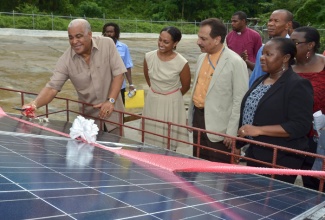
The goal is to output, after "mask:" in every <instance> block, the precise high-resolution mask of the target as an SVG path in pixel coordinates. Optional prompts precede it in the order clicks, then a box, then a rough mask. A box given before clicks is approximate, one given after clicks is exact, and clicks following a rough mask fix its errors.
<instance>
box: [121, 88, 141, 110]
mask: <svg viewBox="0 0 325 220" xmlns="http://www.w3.org/2000/svg"><path fill="white" fill-rule="evenodd" d="M143 106H144V90H136V91H135V93H134V95H133V96H132V95H129V93H128V92H125V108H143Z"/></svg>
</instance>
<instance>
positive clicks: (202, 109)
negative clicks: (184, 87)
mask: <svg viewBox="0 0 325 220" xmlns="http://www.w3.org/2000/svg"><path fill="white" fill-rule="evenodd" d="M194 109H195V111H196V110H197V111H199V112H202V113H204V108H198V107H196V106H195V105H194Z"/></svg>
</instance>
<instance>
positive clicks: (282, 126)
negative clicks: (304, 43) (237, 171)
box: [238, 38, 313, 183]
mask: <svg viewBox="0 0 325 220" xmlns="http://www.w3.org/2000/svg"><path fill="white" fill-rule="evenodd" d="M296 51H297V50H296V45H295V44H294V43H293V42H292V41H291V40H290V39H286V38H273V39H271V40H269V41H268V42H267V43H266V44H265V46H264V48H263V53H262V56H261V66H262V69H263V71H264V72H266V73H267V74H265V75H263V76H261V77H260V78H258V79H257V80H256V81H255V82H254V84H253V85H252V87H251V88H250V89H249V90H248V92H247V93H246V95H245V96H244V98H243V101H242V105H241V117H240V128H239V130H238V135H239V136H240V137H246V138H249V139H252V140H255V141H260V142H264V143H269V144H274V145H279V146H283V147H287V148H292V149H297V150H307V148H308V140H307V137H306V135H307V134H308V132H309V130H310V127H311V125H312V114H313V112H312V109H313V88H312V85H311V83H310V82H309V80H306V79H303V78H302V77H300V76H299V75H297V74H296V73H295V72H294V71H293V70H292V68H291V65H292V64H293V63H294V57H295V55H296ZM246 156H247V157H249V158H252V159H256V160H259V161H263V162H268V163H272V160H273V149H271V148H268V147H263V146H259V145H256V144H250V146H249V148H248V149H247V151H246ZM303 161H304V157H303V156H299V155H297V154H293V153H288V152H286V151H281V150H279V151H278V153H277V160H276V164H277V165H280V166H284V167H288V168H292V169H300V168H301V166H302V163H303ZM247 165H248V166H255V167H265V166H266V165H265V164H261V163H257V162H254V161H251V160H247ZM275 178H276V179H279V180H282V181H285V182H289V183H294V181H295V179H296V176H288V175H275Z"/></svg>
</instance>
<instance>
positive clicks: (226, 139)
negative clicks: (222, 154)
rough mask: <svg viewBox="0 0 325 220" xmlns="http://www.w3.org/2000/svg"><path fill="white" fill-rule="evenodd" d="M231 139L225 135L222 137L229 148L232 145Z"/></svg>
mask: <svg viewBox="0 0 325 220" xmlns="http://www.w3.org/2000/svg"><path fill="white" fill-rule="evenodd" d="M232 140H233V139H232V138H229V137H225V139H223V144H224V145H226V147H228V148H229V149H230V148H231V146H232Z"/></svg>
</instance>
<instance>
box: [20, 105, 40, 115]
mask: <svg viewBox="0 0 325 220" xmlns="http://www.w3.org/2000/svg"><path fill="white" fill-rule="evenodd" d="M21 108H22V109H25V110H24V111H22V112H21V114H22V115H24V116H26V117H28V118H35V111H36V110H37V107H36V102H35V101H32V102H31V103H29V104H25V105H23V106H22V107H21Z"/></svg>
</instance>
